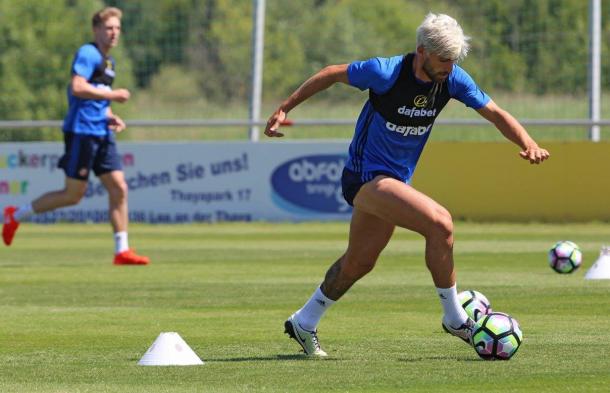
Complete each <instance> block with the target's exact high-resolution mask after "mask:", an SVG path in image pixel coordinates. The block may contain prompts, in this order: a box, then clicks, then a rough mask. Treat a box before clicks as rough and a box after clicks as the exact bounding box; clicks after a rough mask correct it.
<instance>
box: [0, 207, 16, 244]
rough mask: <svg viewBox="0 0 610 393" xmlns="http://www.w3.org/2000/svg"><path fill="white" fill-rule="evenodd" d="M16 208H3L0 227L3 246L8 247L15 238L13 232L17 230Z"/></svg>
mask: <svg viewBox="0 0 610 393" xmlns="http://www.w3.org/2000/svg"><path fill="white" fill-rule="evenodd" d="M16 211H17V207H15V206H7V207H5V208H4V224H3V225H2V240H4V244H6V245H7V246H10V245H11V243H12V242H13V238H14V237H15V232H17V228H19V221H17V220H15V212H16Z"/></svg>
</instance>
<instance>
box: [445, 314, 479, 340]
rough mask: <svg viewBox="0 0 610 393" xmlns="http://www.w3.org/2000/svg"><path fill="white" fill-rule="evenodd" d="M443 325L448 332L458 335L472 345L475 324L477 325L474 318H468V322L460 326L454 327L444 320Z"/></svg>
mask: <svg viewBox="0 0 610 393" xmlns="http://www.w3.org/2000/svg"><path fill="white" fill-rule="evenodd" d="M441 325H442V326H443V330H444V331H446V332H447V333H449V334H451V335H453V336H456V337H458V338H461V339H462V340H464V341H465V342H466V344H468V345H472V333H473V332H474V325H475V323H474V321H473V320H472V319H470V318H468V319H467V320H466V322H464V323H463V324H462V325H460V326H459V327H453V326H451V325H450V324H448V323H445V321H444V320H443V322H442V323H441Z"/></svg>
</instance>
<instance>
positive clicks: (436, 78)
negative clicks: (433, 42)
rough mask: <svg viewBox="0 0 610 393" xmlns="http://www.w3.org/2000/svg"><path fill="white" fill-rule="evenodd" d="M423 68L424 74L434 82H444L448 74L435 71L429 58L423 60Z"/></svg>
mask: <svg viewBox="0 0 610 393" xmlns="http://www.w3.org/2000/svg"><path fill="white" fill-rule="evenodd" d="M423 69H424V73H425V74H426V76H427V77H428V78H430V79H431V80H432V81H433V82H436V83H441V82H444V81H445V79H447V76H449V74H447V73H445V72H436V71H435V70H434V68H432V66H431V65H430V60H428V59H426V60H424V66H423Z"/></svg>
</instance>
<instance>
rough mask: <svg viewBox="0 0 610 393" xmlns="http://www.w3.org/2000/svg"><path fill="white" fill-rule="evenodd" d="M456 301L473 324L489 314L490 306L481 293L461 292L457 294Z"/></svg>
mask: <svg viewBox="0 0 610 393" xmlns="http://www.w3.org/2000/svg"><path fill="white" fill-rule="evenodd" d="M458 301H459V302H460V304H461V305H462V307H463V308H464V310H466V314H468V316H469V317H470V318H471V319H472V320H473V321H475V322H476V321H478V320H479V319H480V318H481V317H482V316H484V315H487V314H489V313H490V312H491V304H490V303H489V300H487V297H485V295H483V294H482V293H481V292H478V291H472V290H469V291H462V292H460V293H458Z"/></svg>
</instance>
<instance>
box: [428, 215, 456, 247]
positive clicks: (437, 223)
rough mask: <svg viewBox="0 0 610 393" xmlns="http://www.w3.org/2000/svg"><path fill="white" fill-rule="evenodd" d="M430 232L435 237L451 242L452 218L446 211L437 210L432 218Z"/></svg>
mask: <svg viewBox="0 0 610 393" xmlns="http://www.w3.org/2000/svg"><path fill="white" fill-rule="evenodd" d="M432 231H433V235H434V236H435V237H439V238H442V239H447V240H448V241H450V242H452V241H453V218H452V217H451V214H450V213H449V212H448V211H447V209H444V208H441V209H438V210H437V211H436V212H435V214H434V217H433V218H432Z"/></svg>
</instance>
